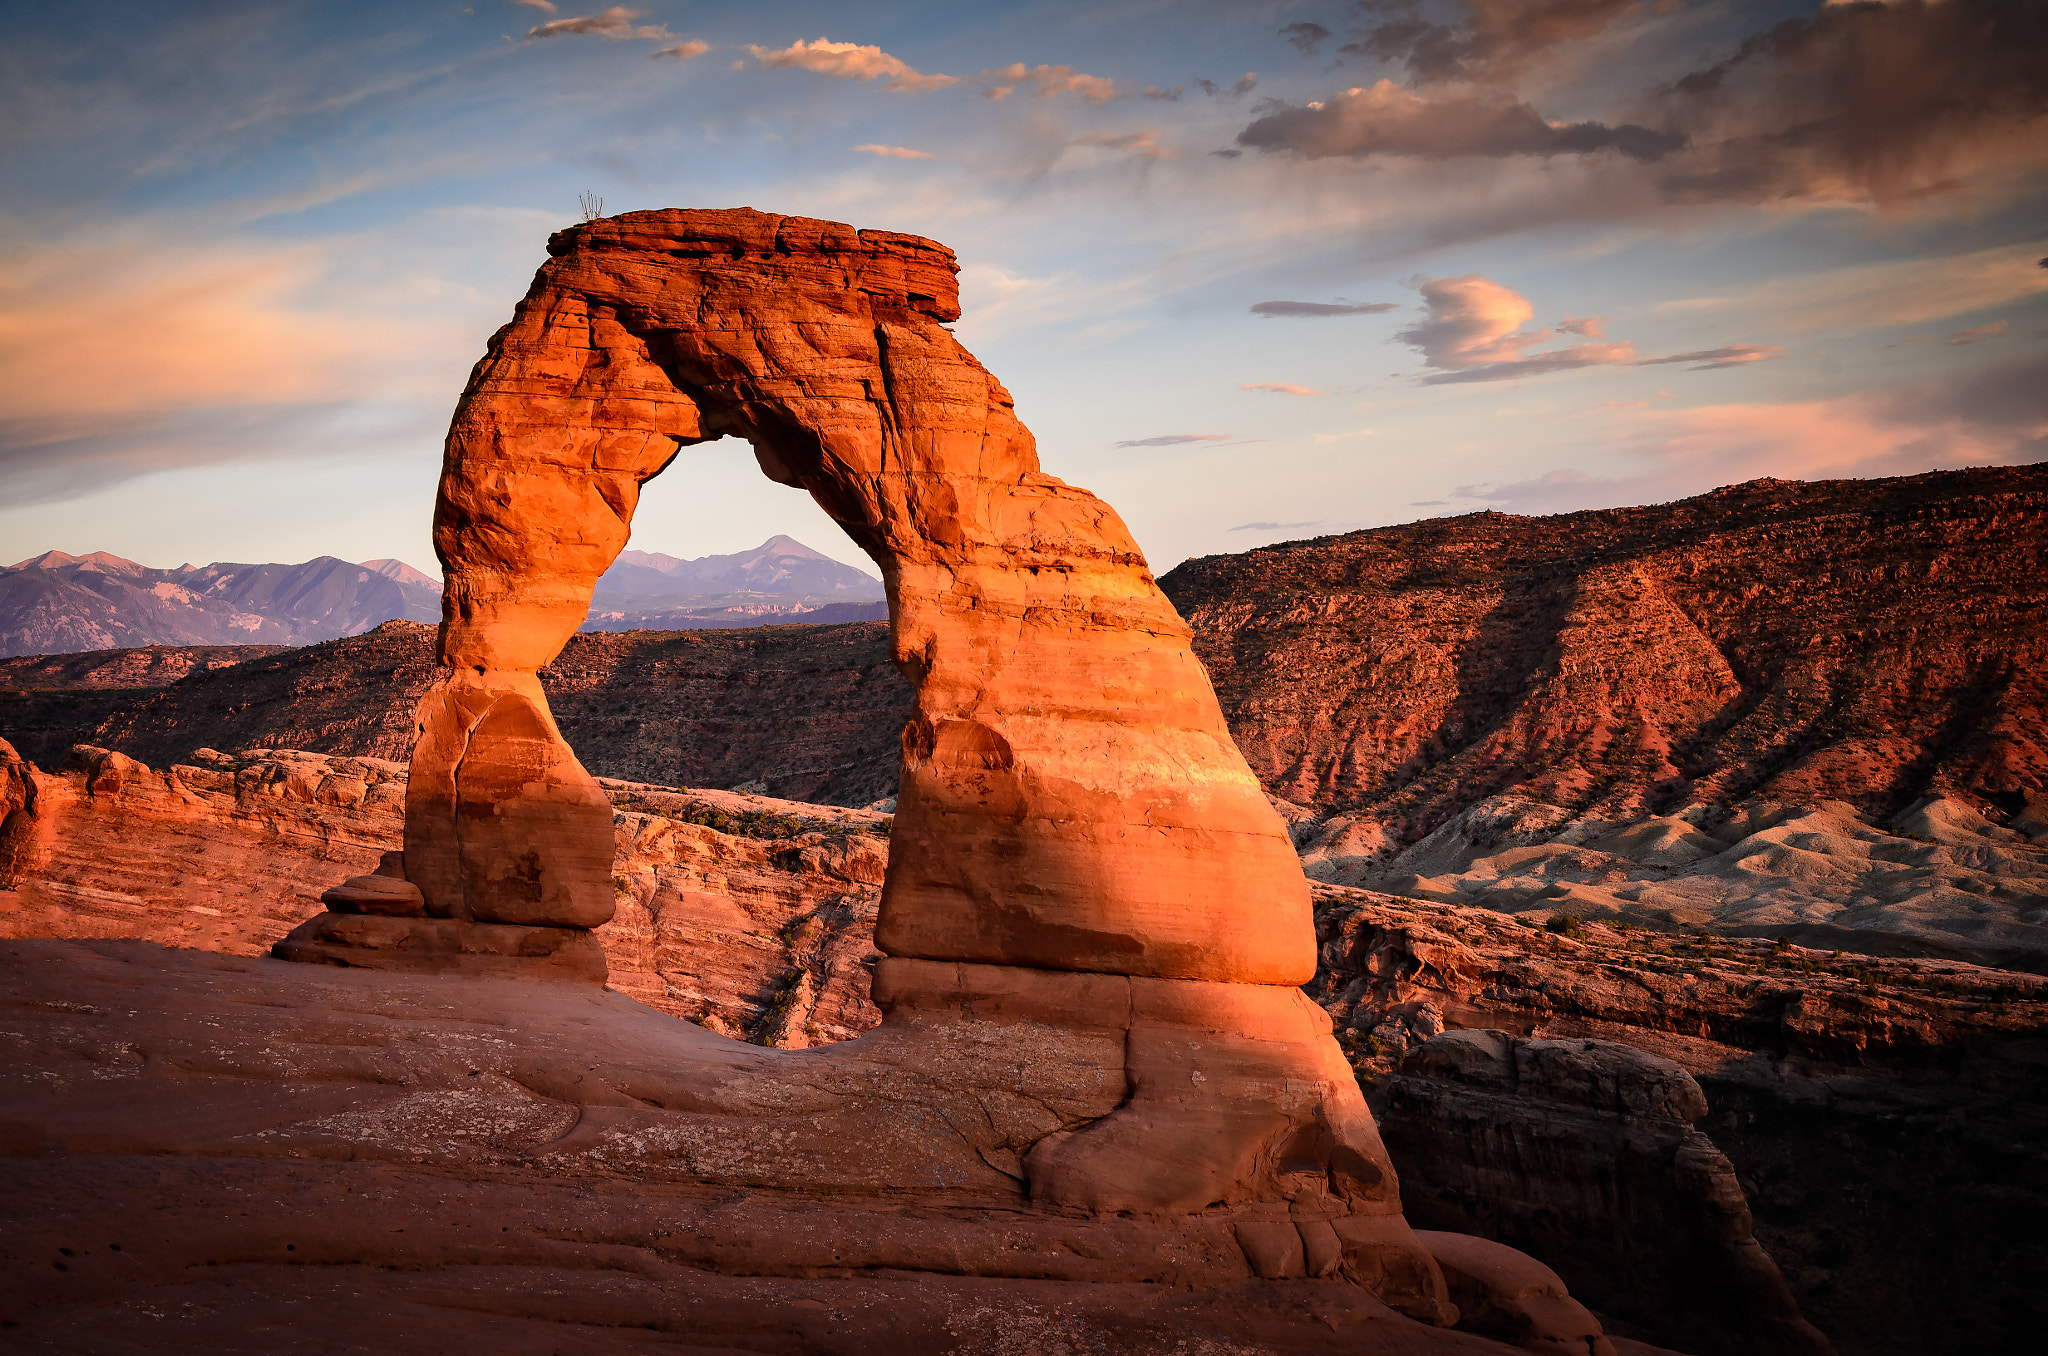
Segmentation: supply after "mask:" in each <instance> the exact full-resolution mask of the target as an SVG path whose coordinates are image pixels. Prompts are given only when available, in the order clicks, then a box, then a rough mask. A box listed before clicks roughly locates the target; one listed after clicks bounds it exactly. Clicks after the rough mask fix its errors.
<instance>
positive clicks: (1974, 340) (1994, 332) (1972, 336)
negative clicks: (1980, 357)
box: [1948, 320, 2006, 344]
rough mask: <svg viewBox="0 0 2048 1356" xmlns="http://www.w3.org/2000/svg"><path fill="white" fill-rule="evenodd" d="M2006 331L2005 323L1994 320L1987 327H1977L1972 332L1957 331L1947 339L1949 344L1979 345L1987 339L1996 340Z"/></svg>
mask: <svg viewBox="0 0 2048 1356" xmlns="http://www.w3.org/2000/svg"><path fill="white" fill-rule="evenodd" d="M2005 331H2006V322H2005V321H2003V320H1995V321H1993V322H1992V323H1991V324H1989V325H1979V326H1978V327H1977V328H1976V329H1974V330H1957V331H1956V332H1955V333H1954V334H1951V335H1950V336H1949V337H1948V341H1949V343H1951V344H1981V343H1983V342H1984V341H1985V340H1987V339H1997V338H1999V337H2000V336H2002V335H2003V334H2004V333H2005Z"/></svg>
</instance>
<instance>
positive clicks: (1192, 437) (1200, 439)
mask: <svg viewBox="0 0 2048 1356" xmlns="http://www.w3.org/2000/svg"><path fill="white" fill-rule="evenodd" d="M1230 436H1231V435H1230V434H1228V433H1162V434H1160V435H1159V436H1158V437H1156V438H1126V439H1124V441H1122V442H1120V443H1116V444H1113V445H1114V446H1116V447H1179V446H1180V445H1181V444H1183V443H1220V442H1223V441H1225V440H1226V439H1228V438H1229V437H1230Z"/></svg>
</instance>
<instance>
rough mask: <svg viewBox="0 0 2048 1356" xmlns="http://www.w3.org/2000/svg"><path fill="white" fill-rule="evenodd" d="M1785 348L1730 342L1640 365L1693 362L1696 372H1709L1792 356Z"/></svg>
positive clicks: (1675, 354)
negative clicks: (1719, 346) (1724, 345)
mask: <svg viewBox="0 0 2048 1356" xmlns="http://www.w3.org/2000/svg"><path fill="white" fill-rule="evenodd" d="M1790 356H1791V355H1790V353H1788V352H1787V351H1786V350H1785V349H1783V348H1780V347H1779V346H1778V345H1776V344H1729V345H1728V346H1726V347H1725V348H1708V349H1701V350H1700V351H1699V352H1697V353H1674V354H1672V355H1671V356H1670V357H1668V358H1644V359H1642V360H1641V361H1639V362H1638V363H1637V364H1636V366H1638V367H1655V366H1657V365H1658V364H1660V363H1691V364H1693V367H1692V370H1693V371H1695V372H1708V371H1712V370H1714V369H1716V368H1723V367H1747V366H1748V365H1749V364H1751V363H1767V362H1775V361H1777V360H1778V359H1780V358H1786V357H1790Z"/></svg>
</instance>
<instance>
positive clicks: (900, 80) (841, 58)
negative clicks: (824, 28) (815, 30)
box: [747, 38, 960, 94]
mask: <svg viewBox="0 0 2048 1356" xmlns="http://www.w3.org/2000/svg"><path fill="white" fill-rule="evenodd" d="M747 51H748V52H749V53H751V54H752V56H753V58H754V60H756V61H758V62H760V63H761V64H762V65H763V66H766V67H769V68H770V69H784V68H787V67H791V66H796V67H801V68H802V69H804V70H807V71H816V72H817V73H818V74H820V75H830V76H836V77H837V78H839V79H841V80H883V81H887V82H888V83H886V84H885V85H883V86H882V88H884V89H887V90H892V91H894V92H896V93H898V94H919V93H923V92H925V91H927V90H935V89H944V88H945V87H946V86H948V85H957V84H959V83H960V77H959V76H957V75H937V74H932V75H927V74H926V73H924V72H923V71H919V70H916V69H914V68H912V67H911V66H909V65H907V64H906V63H904V62H903V61H901V60H899V59H898V58H896V57H893V56H890V55H889V54H888V53H887V52H885V51H883V50H882V49H881V48H879V47H873V46H863V45H861V44H859V43H853V42H833V41H831V40H830V39H829V38H818V39H816V40H814V41H812V42H801V41H799V42H794V43H791V44H790V45H789V46H787V47H783V48H779V49H770V48H767V47H756V46H752V45H749V46H748V47H747Z"/></svg>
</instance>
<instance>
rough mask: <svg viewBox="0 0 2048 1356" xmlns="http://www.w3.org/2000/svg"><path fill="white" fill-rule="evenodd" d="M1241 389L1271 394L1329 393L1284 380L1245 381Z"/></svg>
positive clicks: (1314, 394) (1305, 394)
mask: <svg viewBox="0 0 2048 1356" xmlns="http://www.w3.org/2000/svg"><path fill="white" fill-rule="evenodd" d="M1242 389H1244V390H1247V391H1267V392H1270V393H1271V394H1273V395H1291V396H1317V395H1328V394H1329V392H1327V391H1318V390H1317V389H1316V388H1315V387H1313V386H1291V385H1289V384H1288V383H1286V382H1284V381H1250V382H1246V383H1245V384H1244V386H1243V388H1242Z"/></svg>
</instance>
